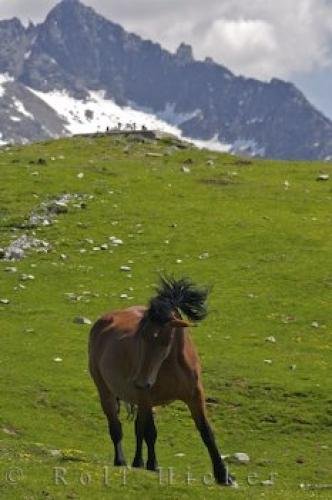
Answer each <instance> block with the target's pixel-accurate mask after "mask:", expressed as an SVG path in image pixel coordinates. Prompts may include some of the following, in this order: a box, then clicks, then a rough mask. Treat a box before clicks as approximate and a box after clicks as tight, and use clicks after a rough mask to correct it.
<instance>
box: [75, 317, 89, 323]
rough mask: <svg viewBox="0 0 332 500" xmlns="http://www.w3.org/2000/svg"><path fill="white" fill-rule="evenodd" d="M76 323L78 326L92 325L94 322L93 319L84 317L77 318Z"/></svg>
mask: <svg viewBox="0 0 332 500" xmlns="http://www.w3.org/2000/svg"><path fill="white" fill-rule="evenodd" d="M74 323H76V324H77V325H91V324H92V321H91V319H89V318H85V317H84V316H76V318H74Z"/></svg>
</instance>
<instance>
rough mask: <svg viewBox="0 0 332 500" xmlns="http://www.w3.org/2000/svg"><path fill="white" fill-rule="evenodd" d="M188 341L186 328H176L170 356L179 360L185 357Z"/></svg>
mask: <svg viewBox="0 0 332 500" xmlns="http://www.w3.org/2000/svg"><path fill="white" fill-rule="evenodd" d="M186 341H187V334H186V332H185V329H184V328H175V332H174V338H173V345H172V349H171V352H170V354H169V356H171V357H173V358H174V359H179V358H182V357H183V353H184V349H185V344H186Z"/></svg>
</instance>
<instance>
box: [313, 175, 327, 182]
mask: <svg viewBox="0 0 332 500" xmlns="http://www.w3.org/2000/svg"><path fill="white" fill-rule="evenodd" d="M329 178H330V176H329V174H319V175H318V177H317V178H316V181H328V180H329Z"/></svg>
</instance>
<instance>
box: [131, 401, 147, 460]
mask: <svg viewBox="0 0 332 500" xmlns="http://www.w3.org/2000/svg"><path fill="white" fill-rule="evenodd" d="M144 425H145V416H144V412H142V410H141V408H140V407H138V409H137V415H136V419H135V435H136V451H135V457H134V460H133V463H132V466H133V467H144V460H143V450H142V447H143V439H144Z"/></svg>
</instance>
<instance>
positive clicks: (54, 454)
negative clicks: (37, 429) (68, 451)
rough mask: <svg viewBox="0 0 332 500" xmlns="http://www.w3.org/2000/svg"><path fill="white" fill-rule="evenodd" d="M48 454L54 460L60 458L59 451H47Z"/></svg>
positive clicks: (60, 452) (60, 453)
mask: <svg viewBox="0 0 332 500" xmlns="http://www.w3.org/2000/svg"><path fill="white" fill-rule="evenodd" d="M49 454H50V455H51V457H54V458H61V457H62V451H61V450H49Z"/></svg>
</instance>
